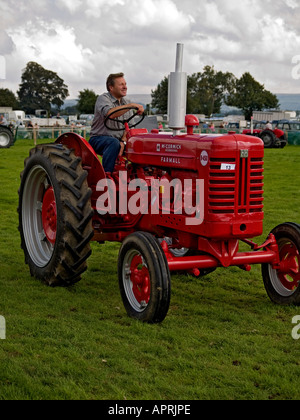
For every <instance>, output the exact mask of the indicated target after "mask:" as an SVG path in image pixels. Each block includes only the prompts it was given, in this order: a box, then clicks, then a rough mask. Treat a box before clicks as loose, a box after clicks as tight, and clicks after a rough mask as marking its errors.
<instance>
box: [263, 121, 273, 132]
mask: <svg viewBox="0 0 300 420" xmlns="http://www.w3.org/2000/svg"><path fill="white" fill-rule="evenodd" d="M265 129H266V130H273V127H272V124H271V123H270V121H267V124H266V127H265Z"/></svg>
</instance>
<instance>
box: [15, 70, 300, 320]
mask: <svg viewBox="0 0 300 420" xmlns="http://www.w3.org/2000/svg"><path fill="white" fill-rule="evenodd" d="M176 70H177V71H176V73H172V74H173V75H174V74H175V76H174V78H175V79H176V78H177V81H175V82H174V83H175V85H176V84H177V85H178V90H177V94H178V95H179V96H180V91H183V89H182V88H181V87H180V84H181V82H180V81H179V82H178V80H179V79H180V77H179V76H178V68H177V67H176ZM172 74H171V75H172ZM176 74H177V75H176ZM183 79H184V77H183ZM183 79H182V80H183ZM178 83H179V84H178ZM172 84H173V82H172V80H171V81H170V85H171V86H172ZM175 96H176V95H175ZM173 98H174V96H173ZM182 100H183V101H184V100H185V97H184V93H183V98H182ZM180 101H181V100H179V102H180ZM175 102H176V101H175ZM172 112H174V111H172ZM180 112H181V111H180ZM110 118H113V115H111V116H110ZM174 118H175V121H178V117H177V116H176V115H175V117H174ZM129 119H131V117H130V118H129ZM170 120H172V118H171V119H170ZM120 123H121V124H124V126H125V128H126V130H127V138H128V140H127V146H126V153H125V157H124V158H121V159H120V160H119V161H118V162H117V163H116V166H115V171H114V173H113V174H112V175H110V176H108V175H107V174H105V173H104V171H103V167H102V165H101V161H100V160H99V157H98V156H97V155H96V154H95V152H94V151H93V149H92V148H91V147H90V145H89V143H88V142H86V141H85V140H84V139H83V138H82V137H80V136H79V135H76V134H74V133H68V134H63V135H62V136H60V137H59V138H58V139H57V140H56V142H55V143H52V144H44V145H38V146H37V147H35V148H34V149H32V150H31V152H30V156H29V157H28V158H27V159H26V160H25V168H24V171H23V172H22V174H21V186H20V190H19V230H20V234H21V243H22V248H23V250H24V253H25V260H26V263H27V264H28V265H29V268H30V272H31V275H33V276H35V277H37V278H38V279H41V280H43V281H45V282H46V283H47V284H48V285H51V286H56V285H63V286H69V285H72V284H74V283H76V282H77V281H78V280H80V277H81V275H82V273H83V272H84V271H85V270H86V268H87V259H88V257H89V256H90V254H91V250H90V241H96V242H98V243H100V244H103V243H104V242H106V241H115V242H119V243H121V247H120V252H119V259H118V277H119V287H120V292H121V296H122V300H123V303H124V306H125V308H126V310H127V313H128V315H129V316H131V317H134V318H135V319H138V320H141V321H145V322H150V323H154V322H161V321H163V319H164V318H165V316H166V314H167V312H168V309H169V303H170V297H171V282H170V273H171V272H175V271H176V272H178V271H182V272H191V273H193V274H194V275H195V276H200V275H204V274H207V273H208V272H210V271H212V270H214V269H216V268H217V267H225V268H227V267H229V266H237V267H239V268H241V269H242V270H245V271H249V270H250V269H251V266H252V265H253V264H262V276H263V281H264V284H265V288H266V291H267V293H268V295H269V297H270V298H271V300H272V301H274V302H276V303H279V304H294V305H300V287H299V281H300V226H299V225H296V224H294V223H284V224H282V225H279V226H277V227H276V228H275V229H273V230H272V232H271V233H270V234H269V236H268V237H267V239H266V241H265V242H264V243H263V244H261V245H258V244H257V243H255V242H254V241H253V239H252V238H254V237H256V236H259V235H262V233H263V219H264V213H263V186H264V183H263V181H264V174H263V173H264V169H263V160H264V144H263V142H262V140H261V139H259V138H256V137H250V136H246V135H236V134H228V135H214V134H209V135H201V134H194V133H193V127H194V126H196V125H198V124H199V121H198V120H197V118H196V117H194V116H191V115H188V116H186V117H185V123H186V126H187V132H185V133H181V132H179V130H178V129H179V127H180V126H182V122H181V123H180V124H179V123H176V122H175V123H174V122H173V123H172V125H171V127H172V128H174V132H173V133H159V132H158V130H152V132H150V133H148V132H147V130H144V129H139V128H132V127H131V123H132V121H128V120H127V121H126V120H123V121H121V122H120ZM183 185H184V186H185V188H182V186H183ZM165 195H166V197H167V198H168V200H165ZM187 202H189V204H188V205H186V203H187ZM240 242H243V243H245V244H247V245H248V246H249V251H247V252H244V251H240V250H239V245H240Z"/></svg>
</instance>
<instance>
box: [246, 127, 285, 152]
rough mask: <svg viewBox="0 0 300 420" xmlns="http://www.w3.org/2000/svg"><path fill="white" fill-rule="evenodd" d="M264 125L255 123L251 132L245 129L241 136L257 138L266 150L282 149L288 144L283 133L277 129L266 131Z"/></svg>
mask: <svg viewBox="0 0 300 420" xmlns="http://www.w3.org/2000/svg"><path fill="white" fill-rule="evenodd" d="M264 125H265V124H263V123H255V124H254V128H253V129H252V130H251V129H245V130H243V132H242V134H245V135H247V136H256V137H259V138H260V139H262V141H263V142H264V145H265V148H266V149H271V148H281V149H283V148H284V147H285V146H286V145H287V144H288V141H287V136H286V134H285V132H284V131H283V130H280V129H279V128H274V129H273V130H270V129H266V128H265V127H264Z"/></svg>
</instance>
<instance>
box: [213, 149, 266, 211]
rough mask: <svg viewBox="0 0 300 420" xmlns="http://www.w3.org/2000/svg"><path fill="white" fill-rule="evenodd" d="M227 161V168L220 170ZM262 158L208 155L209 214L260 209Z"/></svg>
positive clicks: (261, 207) (261, 204)
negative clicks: (209, 157) (212, 156)
mask: <svg viewBox="0 0 300 420" xmlns="http://www.w3.org/2000/svg"><path fill="white" fill-rule="evenodd" d="M222 164H229V165H227V166H229V168H230V170H222V169H221V166H222ZM263 171H264V169H263V160H262V158H256V157H248V158H240V159H235V158H230V159H228V158H211V159H210V167H209V200H208V211H209V213H212V214H236V215H238V214H243V213H259V212H261V211H262V209H263V185H264V184H263V179H264V176H263Z"/></svg>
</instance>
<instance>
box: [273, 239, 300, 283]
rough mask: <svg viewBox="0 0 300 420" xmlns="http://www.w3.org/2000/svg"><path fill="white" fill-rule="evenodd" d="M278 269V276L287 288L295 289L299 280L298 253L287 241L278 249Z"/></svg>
mask: <svg viewBox="0 0 300 420" xmlns="http://www.w3.org/2000/svg"><path fill="white" fill-rule="evenodd" d="M280 261H281V262H280V269H279V270H278V277H279V279H280V281H281V283H282V285H283V286H284V287H285V288H286V289H288V290H291V291H293V290H296V289H297V287H298V286H299V282H300V254H299V252H298V249H297V247H296V246H295V245H294V244H293V243H288V244H286V245H284V246H283V247H282V249H281V250H280Z"/></svg>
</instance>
